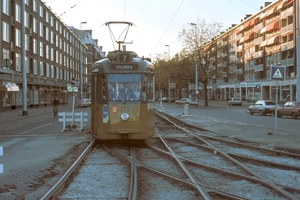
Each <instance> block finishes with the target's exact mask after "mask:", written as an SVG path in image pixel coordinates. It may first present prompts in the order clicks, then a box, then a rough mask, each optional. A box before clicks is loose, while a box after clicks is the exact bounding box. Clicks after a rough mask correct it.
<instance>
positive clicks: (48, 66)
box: [46, 63, 50, 77]
mask: <svg viewBox="0 0 300 200" xmlns="http://www.w3.org/2000/svg"><path fill="white" fill-rule="evenodd" d="M46 77H50V65H49V63H46Z"/></svg>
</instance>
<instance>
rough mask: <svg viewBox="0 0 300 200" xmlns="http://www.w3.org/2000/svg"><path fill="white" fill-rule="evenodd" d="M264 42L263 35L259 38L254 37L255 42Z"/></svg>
mask: <svg viewBox="0 0 300 200" xmlns="http://www.w3.org/2000/svg"><path fill="white" fill-rule="evenodd" d="M262 42H263V37H259V38H256V39H254V44H260V43H262Z"/></svg>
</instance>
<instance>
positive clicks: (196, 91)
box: [190, 23, 199, 107]
mask: <svg viewBox="0 0 300 200" xmlns="http://www.w3.org/2000/svg"><path fill="white" fill-rule="evenodd" d="M190 25H192V26H194V27H195V36H196V30H197V24H195V23H190ZM195 39H197V38H195ZM195 56H196V58H195V60H196V62H195V97H196V107H198V95H199V91H198V56H197V52H196V55H195Z"/></svg>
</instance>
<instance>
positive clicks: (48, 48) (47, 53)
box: [46, 44, 50, 59]
mask: <svg viewBox="0 0 300 200" xmlns="http://www.w3.org/2000/svg"><path fill="white" fill-rule="evenodd" d="M49 51H50V47H49V45H47V44H46V59H49V53H50V52H49Z"/></svg>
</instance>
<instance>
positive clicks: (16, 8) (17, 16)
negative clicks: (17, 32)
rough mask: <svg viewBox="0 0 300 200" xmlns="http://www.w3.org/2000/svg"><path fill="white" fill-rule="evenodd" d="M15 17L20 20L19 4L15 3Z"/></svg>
mask: <svg viewBox="0 0 300 200" xmlns="http://www.w3.org/2000/svg"><path fill="white" fill-rule="evenodd" d="M15 18H16V21H17V22H21V6H20V5H19V4H15Z"/></svg>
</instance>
